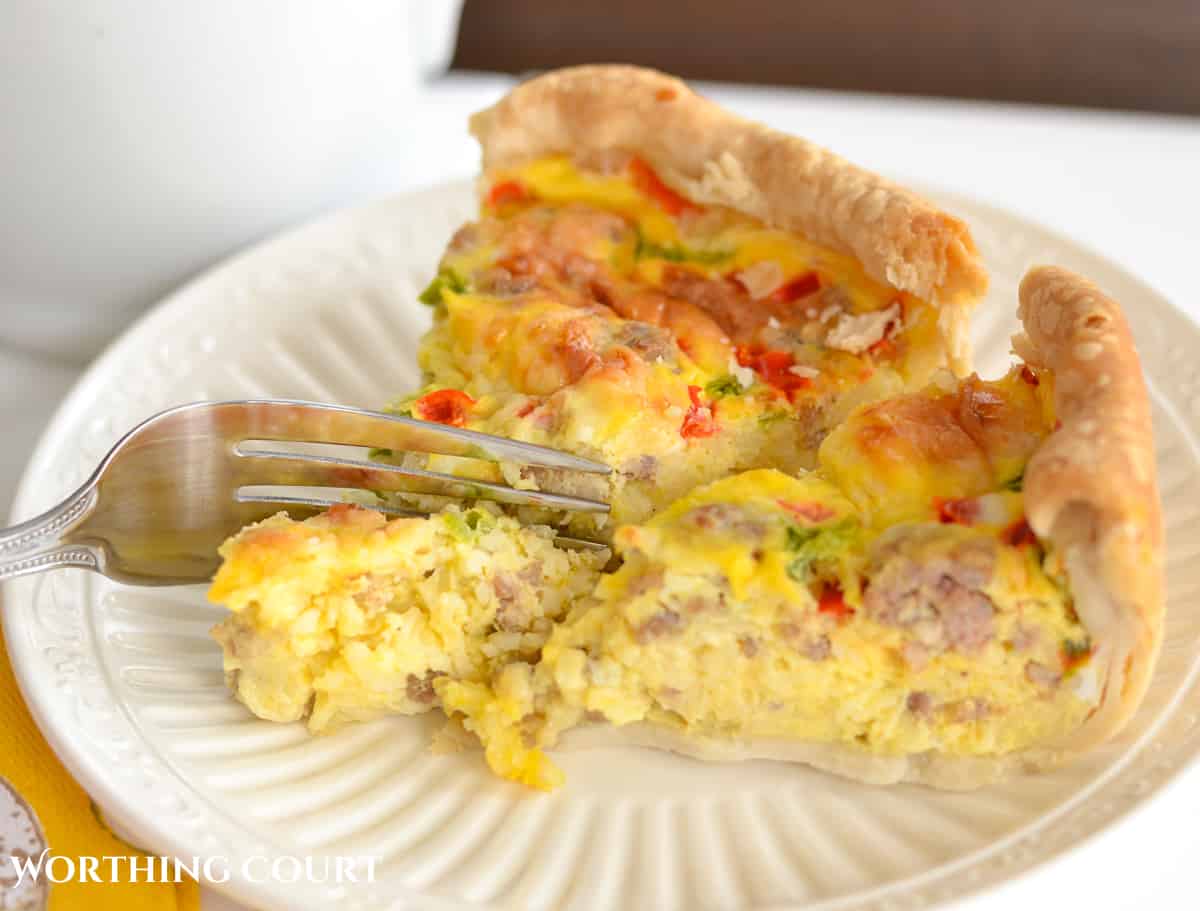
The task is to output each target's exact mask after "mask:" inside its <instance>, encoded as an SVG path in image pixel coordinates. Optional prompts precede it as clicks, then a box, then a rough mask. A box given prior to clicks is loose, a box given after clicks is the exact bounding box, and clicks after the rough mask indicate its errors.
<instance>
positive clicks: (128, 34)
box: [0, 0, 461, 361]
mask: <svg viewBox="0 0 1200 911" xmlns="http://www.w3.org/2000/svg"><path fill="white" fill-rule="evenodd" d="M460 2H461V0H352V2H348V3H339V2H333V0H150V2H147V0H4V2H3V3H0V61H2V63H0V71H2V76H0V124H2V125H3V133H2V135H0V345H2V344H7V345H9V346H13V347H18V348H22V349H26V350H35V351H39V352H43V353H47V354H51V355H55V356H58V357H60V358H64V359H69V360H75V361H82V360H83V359H86V358H88V357H90V356H92V355H94V354H95V353H96V352H97V351H98V350H99V349H100V348H101V347H102V346H103V344H104V343H105V342H106V341H108V340H109V339H110V338H111V337H112V336H113V335H114V334H115V333H116V332H117V331H118V330H119V329H120V328H121V327H122V326H124V325H125V324H126V323H127V322H128V321H129V320H130V319H132V318H133V316H135V315H136V314H137V313H138V312H139V311H140V310H141V309H142V308H144V307H145V306H146V305H148V304H149V303H151V302H152V301H154V300H155V299H156V298H158V297H160V296H161V295H162V294H163V293H164V292H166V291H167V290H169V289H170V288H171V287H173V286H174V285H176V284H178V283H179V282H180V281H182V280H183V279H185V278H187V277H188V276H189V275H191V274H193V273H195V272H196V271H197V270H199V269H201V268H202V267H204V266H205V265H208V264H210V263H212V262H213V261H214V260H216V259H217V258H219V257H221V256H223V255H225V254H227V253H229V252H231V251H233V250H234V249H236V248H237V247H239V246H242V245H244V244H246V243H248V242H249V241H252V240H254V239H257V238H259V237H262V236H263V235H264V234H267V233H269V232H271V231H272V230H275V229H278V228H280V227H282V226H283V225H285V224H287V223H289V222H292V221H295V220H297V219H301V218H305V217H308V216H311V215H313V214H315V213H317V212H320V211H322V210H325V209H328V208H330V207H333V206H336V205H340V204H344V203H348V202H353V201H356V200H360V199H363V198H366V197H369V196H373V195H377V194H380V193H383V192H386V191H387V190H388V189H390V188H391V187H392V186H394V185H395V184H396V183H397V182H398V177H399V175H400V174H402V170H401V169H402V167H403V165H402V159H403V157H404V155H405V149H406V147H407V146H408V144H410V143H415V142H420V141H421V137H420V134H419V131H418V130H413V129H412V128H411V126H412V125H411V124H410V123H408V122H406V121H407V117H406V112H411V111H412V110H413V109H414V105H415V104H417V103H418V91H419V87H420V84H421V82H422V81H423V79H425V78H426V77H428V76H429V75H430V74H432V73H435V72H436V71H437V70H439V69H441V68H443V67H444V66H445V65H446V63H447V62H448V59H449V56H450V53H451V51H452V50H453V43H454V37H455V31H456V27H457V22H458V11H459V6H460Z"/></svg>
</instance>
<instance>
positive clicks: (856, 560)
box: [435, 269, 1163, 787]
mask: <svg viewBox="0 0 1200 911" xmlns="http://www.w3.org/2000/svg"><path fill="white" fill-rule="evenodd" d="M1020 315H1021V319H1022V321H1023V323H1024V326H1025V334H1024V335H1022V336H1019V337H1018V338H1017V339H1016V340H1015V343H1016V347H1017V350H1018V351H1019V352H1020V353H1021V354H1022V356H1023V357H1024V359H1025V362H1024V363H1023V364H1019V365H1018V366H1015V367H1013V368H1012V370H1011V371H1010V372H1009V373H1008V374H1007V375H1006V376H1004V377H1003V378H1001V379H999V380H996V381H983V380H980V379H979V378H978V377H975V376H971V377H968V378H966V379H964V380H961V381H957V380H955V379H954V378H953V377H950V376H945V377H942V378H938V379H936V380H935V382H934V383H933V384H931V385H930V386H929V387H928V388H926V389H925V390H923V391H921V392H917V393H909V394H906V395H902V396H899V397H895V398H891V399H887V400H884V401H882V402H878V403H873V404H868V405H864V406H860V407H859V408H858V409H856V410H855V411H854V412H853V413H852V414H851V415H850V416H849V418H848V419H847V420H846V421H845V422H844V423H843V424H841V425H840V426H839V427H838V428H837V429H836V430H834V431H833V432H832V433H831V434H830V435H829V436H828V437H827V438H826V439H825V441H824V443H823V444H822V446H821V449H820V455H819V460H818V462H819V464H818V467H817V469H816V471H815V472H813V473H810V474H804V475H802V476H800V477H789V476H787V475H785V474H783V473H781V472H778V471H775V470H757V471H751V472H748V473H744V474H741V475H738V476H735V477H731V478H726V479H723V480H719V481H716V482H714V483H712V484H710V485H708V486H706V487H703V488H701V489H699V490H697V491H695V492H693V493H692V494H690V495H689V496H687V497H685V498H683V499H682V500H680V501H679V502H677V503H675V504H673V505H672V506H670V507H669V508H668V509H667V510H665V511H663V512H661V513H659V514H658V515H657V516H655V517H654V518H653V519H652V520H650V521H649V522H648V523H645V524H643V525H631V526H626V527H623V528H621V529H619V530H618V531H617V533H616V537H615V546H616V549H617V552H618V553H619V554H620V555H621V556H622V558H623V561H624V562H623V565H622V566H621V568H620V569H619V570H618V571H617V572H616V573H614V574H611V575H607V576H604V577H602V578H601V581H600V582H599V585H598V588H597V590H596V596H595V598H593V599H591V600H589V601H586V602H583V603H581V604H580V605H579V606H578V607H576V608H575V609H574V610H573V611H572V613H571V614H570V615H569V616H568V618H567V619H566V620H565V621H563V622H562V623H560V624H559V625H557V627H556V628H555V630H554V632H553V633H552V634H551V636H550V638H549V640H548V642H547V643H546V644H545V646H544V647H543V650H542V657H541V661H540V662H539V663H537V664H531V663H526V662H513V663H510V664H507V665H506V666H504V667H503V668H501V669H500V670H499V672H498V673H497V674H495V675H494V677H493V679H492V680H490V681H479V680H475V681H455V680H451V679H445V680H442V681H438V682H437V683H436V684H435V688H436V689H437V691H438V692H439V694H440V695H441V697H442V701H443V705H444V707H445V708H446V709H447V710H448V711H456V712H458V713H460V714H461V716H462V717H463V719H464V723H465V725H466V727H467V728H468V729H469V730H471V731H473V732H474V733H475V734H477V735H478V736H479V738H480V739H481V740H482V742H483V743H484V745H485V748H486V751H487V759H488V762H489V763H490V765H491V766H492V768H493V769H494V770H496V771H497V772H499V773H500V774H503V775H506V776H508V777H512V778H515V779H517V780H520V781H524V782H525V783H527V784H532V785H535V786H538V787H551V786H553V785H555V784H557V783H558V781H559V780H560V778H561V776H560V775H559V773H558V772H557V770H556V769H555V768H554V767H553V766H552V765H551V764H550V763H549V761H548V760H547V759H546V758H545V757H544V756H543V755H542V753H541V751H540V748H541V747H546V746H552V745H555V744H556V743H558V741H559V738H560V735H563V734H564V733H566V732H570V733H568V735H567V737H566V740H565V742H566V743H567V744H568V745H569V744H570V743H571V740H572V737H573V738H574V739H575V740H576V742H579V741H580V740H583V741H585V742H586V741H588V740H589V739H590V740H591V741H593V742H601V743H603V742H625V743H630V742H632V743H639V744H646V745H652V746H659V747H663V748H667V749H671V750H676V751H678V752H682V753H687V754H689V755H693V756H697V757H700V758H706V759H745V758H774V759H785V760H793V761H800V762H805V763H808V764H811V765H815V766H818V767H821V768H825V769H828V770H831V771H834V772H838V773H841V774H844V775H847V776H850V777H854V778H859V779H863V780H867V781H872V782H880V783H883V782H894V781H902V780H909V781H918V782H923V783H926V784H931V785H936V786H942V787H973V786H978V785H980V784H983V783H985V782H988V781H991V780H994V779H996V778H998V777H1000V776H1002V775H1003V774H1005V773H1007V772H1009V771H1011V770H1014V769H1017V768H1027V767H1043V766H1047V765H1051V764H1054V763H1057V762H1059V761H1061V760H1062V759H1064V758H1065V757H1067V756H1069V755H1071V754H1072V753H1074V752H1077V751H1079V750H1082V749H1085V748H1087V747H1089V746H1092V745H1095V744H1096V743H1099V742H1101V741H1103V740H1105V739H1107V738H1108V737H1109V736H1111V735H1112V734H1113V733H1115V732H1116V731H1117V730H1118V729H1119V728H1120V727H1121V725H1122V724H1123V723H1124V721H1125V720H1126V719H1127V718H1128V717H1129V716H1130V714H1131V713H1132V712H1133V710H1134V709H1135V708H1136V707H1137V705H1138V703H1139V702H1140V700H1141V697H1142V695H1143V693H1144V691H1145V688H1146V685H1147V681H1148V678H1149V674H1150V670H1151V668H1152V667H1153V663H1154V659H1155V655H1156V652H1157V649H1158V645H1159V640H1160V637H1161V631H1162V611H1163V603H1162V588H1161V586H1162V564H1161V554H1162V530H1161V524H1160V516H1159V506H1158V499H1157V491H1156V484H1155V473H1154V463H1153V455H1152V442H1151V435H1150V418H1149V408H1148V402H1147V398H1146V391H1145V387H1144V385H1143V381H1142V378H1141V373H1140V368H1139V365H1138V360H1137V356H1136V353H1135V351H1134V349H1133V346H1132V340H1131V338H1130V335H1129V331H1128V329H1127V327H1126V325H1125V322H1124V319H1123V317H1122V315H1121V313H1120V311H1119V310H1118V308H1117V306H1116V305H1115V304H1114V303H1113V302H1112V301H1110V300H1107V299H1106V298H1105V297H1104V296H1103V295H1102V294H1101V292H1100V291H1099V290H1098V289H1096V288H1095V287H1093V286H1091V285H1090V284H1088V283H1086V282H1084V281H1083V280H1081V279H1079V278H1077V277H1075V276H1072V275H1070V274H1068V273H1065V272H1063V271H1062V270H1055V269H1039V270H1035V271H1034V272H1032V273H1031V274H1030V275H1029V276H1027V277H1026V279H1025V281H1024V282H1023V283H1022V286H1021V310H1020ZM584 722H595V723H593V724H591V725H584ZM601 722H607V724H603V723H601ZM581 725H584V726H583V727H582V728H580V729H579V730H572V729H575V728H578V727H579V726H581Z"/></svg>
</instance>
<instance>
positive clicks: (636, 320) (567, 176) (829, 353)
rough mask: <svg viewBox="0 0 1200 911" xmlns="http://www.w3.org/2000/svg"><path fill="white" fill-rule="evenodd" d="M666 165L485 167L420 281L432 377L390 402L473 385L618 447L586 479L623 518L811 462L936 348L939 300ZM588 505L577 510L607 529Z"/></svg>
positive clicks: (540, 482)
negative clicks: (671, 180)
mask: <svg viewBox="0 0 1200 911" xmlns="http://www.w3.org/2000/svg"><path fill="white" fill-rule="evenodd" d="M655 180H656V179H655V178H653V177H652V176H649V177H648V176H647V171H646V169H645V167H644V165H641V164H640V163H638V162H636V160H634V161H630V162H626V163H625V164H624V165H622V166H621V168H620V169H618V170H617V171H615V172H614V173H610V174H601V173H598V172H595V171H587V170H584V169H581V168H579V167H577V166H576V165H575V164H574V163H573V162H572V161H571V160H570V159H568V158H565V157H561V156H559V157H550V158H545V159H542V160H539V161H535V162H532V163H530V164H527V165H525V166H524V167H521V168H519V169H515V170H512V171H506V172H500V173H496V174H493V175H491V188H490V190H489V192H488V194H487V203H486V205H485V212H484V216H483V218H482V219H481V220H480V221H479V222H477V223H474V224H472V225H469V226H467V227H466V228H464V229H462V230H461V231H460V232H459V233H458V235H456V237H455V239H454V240H453V241H452V242H451V244H450V249H449V250H448V252H447V254H446V256H445V257H444V259H443V261H442V264H441V271H440V273H439V278H438V280H437V281H436V282H435V283H434V285H433V286H431V289H430V291H429V292H428V293H427V295H426V299H427V300H429V301H430V302H431V303H432V304H434V305H435V325H434V329H433V330H432V331H431V332H430V334H429V335H428V337H427V338H426V340H425V342H424V343H423V345H422V349H421V353H420V361H421V366H422V368H423V369H424V371H425V374H426V376H427V378H428V380H429V386H427V388H426V389H425V390H423V391H422V393H419V394H418V395H417V396H414V397H412V398H410V399H407V400H404V401H401V402H398V403H396V405H395V408H396V409H397V410H399V411H401V412H405V411H411V409H412V407H413V405H414V402H419V400H420V398H421V396H422V395H424V394H427V393H428V392H429V391H431V390H441V389H447V388H449V389H458V390H462V391H463V392H465V393H466V394H468V395H470V396H471V397H472V399H474V400H475V404H474V406H473V407H472V408H471V410H470V413H469V414H468V415H467V420H466V426H468V427H471V428H473V429H479V430H483V431H485V432H489V433H495V434H500V435H503V436H508V437H513V438H515V439H522V440H530V441H534V442H539V443H544V444H546V445H550V446H555V447H558V448H561V449H565V450H568V451H571V452H576V453H579V454H582V455H586V456H589V457H591V458H597V459H600V460H601V461H605V462H607V463H608V464H611V465H613V466H614V467H615V468H617V469H618V471H617V473H616V474H614V476H613V478H612V481H611V484H610V485H608V486H607V487H606V488H605V489H602V490H597V491H595V492H596V493H598V494H599V495H601V496H605V497H606V498H608V499H609V501H610V502H611V503H612V504H613V514H612V522H613V523H614V524H621V523H626V522H641V521H644V520H646V519H647V518H649V517H650V516H651V515H652V514H653V513H654V512H655V511H657V510H659V509H662V508H663V507H665V506H666V505H667V504H668V503H670V502H671V501H672V500H674V499H676V498H678V497H679V496H682V495H684V494H686V493H687V492H688V491H689V490H691V489H693V488H695V487H696V486H698V485H699V484H703V483H706V482H708V481H711V480H713V479H716V478H720V477H723V476H726V475H728V474H730V473H731V472H734V471H737V470H741V469H747V468H754V467H760V466H771V467H777V468H781V469H784V470H788V471H794V470H798V469H800V468H803V467H811V466H812V465H813V463H814V459H815V451H816V447H817V444H818V443H819V442H820V440H821V439H822V438H823V437H824V435H825V434H826V433H827V432H828V430H829V429H830V428H831V427H832V426H834V424H835V423H836V422H837V421H839V420H841V419H842V418H843V417H844V416H845V415H846V413H848V412H849V411H850V410H851V409H852V408H853V407H855V406H856V405H858V404H860V403H862V402H866V401H872V400H876V399H879V398H881V397H883V396H885V395H889V394H894V393H896V392H899V391H900V390H901V389H902V388H904V386H905V385H906V384H907V383H910V382H913V381H918V382H920V381H924V379H926V378H927V377H928V375H929V374H930V372H931V371H932V370H933V369H934V368H936V367H937V366H939V365H940V364H941V363H942V354H941V345H940V339H939V336H938V334H937V330H936V319H935V314H934V311H933V309H932V308H931V307H929V306H928V305H926V304H924V303H923V302H921V301H919V300H917V299H915V298H913V297H911V296H910V295H903V294H900V293H898V292H896V291H895V290H894V289H890V288H887V287H885V286H883V285H881V284H879V283H878V282H875V281H873V280H872V279H870V278H869V277H868V276H866V274H865V273H864V272H863V270H862V268H861V266H859V264H858V263H857V262H856V261H855V260H853V259H852V258H850V257H847V256H843V255H841V254H838V253H835V252H833V251H831V250H828V249H825V248H823V247H820V246H818V245H815V244H812V243H810V242H808V241H807V240H805V239H804V238H802V237H799V236H797V235H794V234H789V233H787V232H783V231H778V230H773V229H768V228H765V227H763V226H762V225H761V224H759V223H757V222H755V221H753V220H752V219H749V218H747V217H744V216H741V215H739V214H737V213H734V212H731V211H727V210H721V209H714V208H703V209H702V208H700V207H698V206H695V205H692V204H690V203H688V202H686V201H685V200H682V199H680V198H678V197H675V196H674V194H672V193H671V191H669V190H666V189H665V188H664V187H662V186H661V185H656V184H655ZM434 463H435V466H434V467H437V460H436V459H435V460H434ZM440 467H442V468H446V467H448V466H446V465H442V466H440ZM501 476H505V477H507V478H508V480H509V481H510V482H512V481H513V480H514V477H513V472H512V471H509V472H508V473H507V474H504V469H503V468H500V469H495V470H494V472H493V477H494V478H498V477H501ZM523 480H524V481H525V482H526V483H531V484H534V485H537V486H544V487H549V488H553V489H560V490H561V489H562V487H561V485H562V484H563V483H574V482H572V481H564V480H563V479H561V478H557V477H548V476H541V477H537V478H532V479H531V478H529V477H528V473H526V477H524V478H523ZM536 518H538V519H541V520H550V519H552V518H553V517H551V516H548V515H545V514H536ZM597 521H598V520H596V519H595V518H592V517H576V518H575V519H573V520H572V524H571V526H570V527H571V529H572V531H574V532H575V533H578V534H590V535H597V534H599V535H603V536H606V535H608V534H610V533H611V531H610V530H611V527H612V525H608V526H607V527H598V525H597ZM599 521H603V520H599Z"/></svg>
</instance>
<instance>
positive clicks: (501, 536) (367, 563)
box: [209, 505, 608, 731]
mask: <svg viewBox="0 0 1200 911" xmlns="http://www.w3.org/2000/svg"><path fill="white" fill-rule="evenodd" d="M221 556H222V557H223V558H224V562H223V563H222V565H221V568H220V570H219V571H218V573H217V576H216V578H215V579H214V581H213V585H212V588H211V589H210V591H209V598H210V599H211V600H212V601H214V602H216V603H219V604H223V605H224V606H226V607H228V608H229V610H230V611H231V614H230V615H229V617H228V618H226V619H225V620H224V621H223V622H222V623H221V624H219V625H218V626H217V627H215V628H214V630H213V634H214V636H215V637H216V639H217V641H218V642H219V643H220V644H221V646H222V648H223V650H224V656H225V659H224V661H225V675H226V680H227V682H228V684H229V687H230V689H231V690H232V691H233V693H234V695H235V696H236V697H237V698H238V699H239V700H240V701H241V702H243V703H244V704H245V705H246V706H247V707H248V708H249V709H250V710H251V711H252V712H254V714H255V715H257V716H258V717H260V718H265V719H268V720H270V721H299V720H304V721H306V722H307V724H308V727H309V728H310V729H311V730H313V731H322V730H325V729H327V728H329V727H331V726H336V725H337V724H340V723H342V722H345V721H358V720H365V719H369V718H374V717H377V716H379V715H382V714H389V713H400V714H408V715H412V714H418V713H420V712H426V711H428V710H429V709H431V708H433V707H435V706H436V705H437V704H438V699H437V695H436V692H435V689H434V686H433V683H434V681H435V680H437V679H439V678H442V677H446V678H448V679H455V680H484V679H488V678H489V677H490V676H491V675H492V674H493V673H494V672H495V670H496V668H497V667H498V666H500V665H502V664H504V663H507V662H509V661H514V660H535V659H536V658H537V656H538V655H539V653H540V650H541V647H542V644H543V643H544V642H545V640H546V638H547V637H548V636H549V634H550V630H551V628H552V625H553V623H554V622H555V621H556V620H558V619H560V618H562V617H563V616H564V615H565V614H566V613H567V611H568V610H569V609H570V608H571V607H572V606H574V605H575V604H576V603H578V602H579V601H580V600H581V599H582V598H583V597H584V596H585V595H588V594H589V593H590V592H591V590H592V589H593V588H594V587H595V584H596V579H597V576H598V574H599V571H600V569H601V568H602V567H603V566H604V563H605V562H606V560H607V559H608V554H607V552H605V551H573V550H565V549H562V548H560V547H558V546H557V545H556V544H555V539H554V534H553V532H552V531H551V530H550V529H548V528H546V527H544V526H540V527H529V526H521V525H519V524H518V523H517V521H516V520H515V519H513V518H511V517H507V516H498V515H495V514H493V513H492V512H489V511H487V510H485V509H483V508H475V509H470V510H465V511H464V510H460V509H456V508H454V507H451V508H448V509H447V510H445V511H443V512H442V513H440V514H439V515H436V516H432V517H429V518H398V519H391V520H389V519H388V518H387V517H386V516H384V515H382V514H381V513H379V512H375V511H372V510H369V509H364V508H361V507H357V506H349V505H347V506H338V507H334V508H333V509H330V510H329V511H328V512H326V513H323V514H321V515H319V516H315V517H313V518H310V519H307V520H305V521H302V522H298V521H294V520H292V519H290V518H288V517H287V515H285V514H283V513H280V514H279V515H276V516H274V517H272V518H270V519H267V520H265V521H263V522H260V523H258V524H257V525H252V526H250V527H248V528H245V529H243V530H242V531H241V532H239V533H238V534H237V535H236V536H235V537H233V538H231V539H230V540H229V541H227V542H226V543H225V544H224V545H223V546H222V548H221Z"/></svg>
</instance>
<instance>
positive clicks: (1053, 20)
mask: <svg viewBox="0 0 1200 911" xmlns="http://www.w3.org/2000/svg"><path fill="white" fill-rule="evenodd" d="M615 60H619V61H623V62H628V63H639V64H643V65H646V66H654V67H656V68H658V69H662V70H667V71H669V72H672V73H676V74H677V75H680V76H684V77H687V78H692V79H713V80H727V81H731V82H758V83H773V84H777V85H803V86H812V87H819V88H831V89H851V90H858V91H869V92H896V93H903V94H915V95H942V96H952V97H962V98H989V99H996V100H1003V101H1034V102H1045V103H1051V104H1070V105H1086V106H1090V107H1105V108H1129V109H1138V110H1147V111H1167V112H1176V113H1191V114H1200V0H1009V2H1004V3H997V2H985V0H896V2H893V0H858V2H853V0H847V2H826V3H816V2H789V0H775V2H771V0H689V2H684V0H663V2H655V0H640V2H632V0H613V2H607V3H597V2H587V0H578V2H576V0H508V2H495V0H490V2H489V0H466V5H465V7H464V9H463V15H462V26H461V29H460V31H459V37H458V47H457V50H456V52H455V56H454V64H453V65H454V66H455V67H457V68H459V69H473V70H494V71H499V72H509V73H523V72H526V71H529V70H542V69H551V68H553V67H559V66H567V65H570V64H574V63H587V62H596V61H615Z"/></svg>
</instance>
